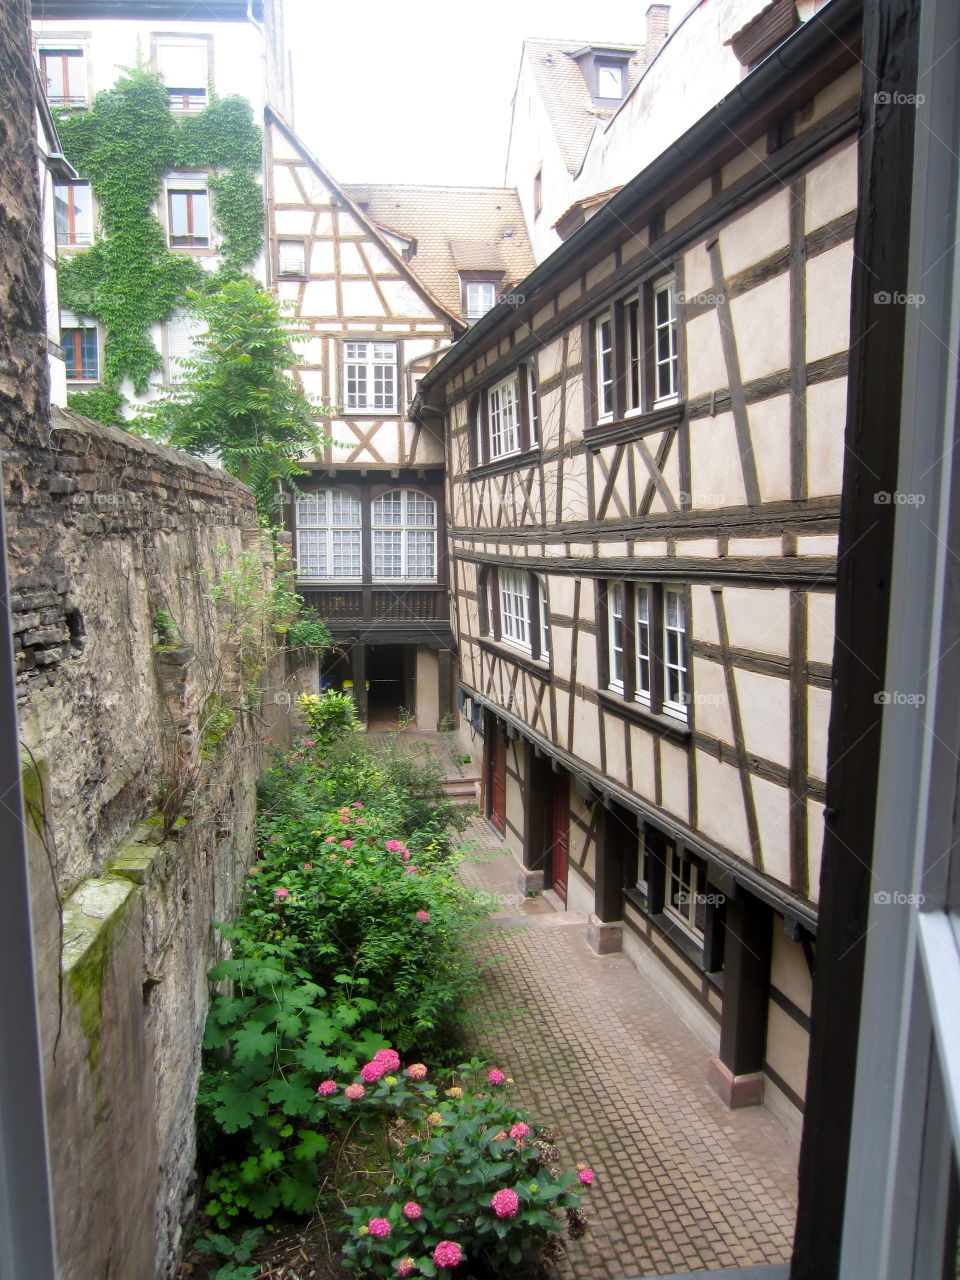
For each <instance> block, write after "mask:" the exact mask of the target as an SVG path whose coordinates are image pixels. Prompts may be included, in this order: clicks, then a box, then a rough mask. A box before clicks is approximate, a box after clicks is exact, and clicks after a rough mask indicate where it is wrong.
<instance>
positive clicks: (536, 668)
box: [476, 636, 550, 680]
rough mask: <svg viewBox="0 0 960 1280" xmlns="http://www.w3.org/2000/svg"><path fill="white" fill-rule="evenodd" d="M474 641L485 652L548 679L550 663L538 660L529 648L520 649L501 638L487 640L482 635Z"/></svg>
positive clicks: (542, 678)
mask: <svg viewBox="0 0 960 1280" xmlns="http://www.w3.org/2000/svg"><path fill="white" fill-rule="evenodd" d="M476 643H477V644H478V645H479V646H480V648H481V649H485V650H486V652H487V653H492V654H494V656H495V657H497V658H507V659H508V660H509V661H510V662H514V663H516V665H517V666H518V667H523V669H524V671H529V672H530V674H531V675H534V676H539V677H540V679H541V680H549V679H550V664H549V663H544V662H540V661H538V660H537V659H536V658H534V657H533V656H532V655H531V653H530V651H529V649H521V648H519V647H517V646H514V645H512V644H508V643H506V642H505V641H502V640H501V641H496V640H488V639H486V638H485V637H482V636H481V637H478V638H477V640H476Z"/></svg>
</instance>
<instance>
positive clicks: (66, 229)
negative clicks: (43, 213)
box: [53, 182, 93, 246]
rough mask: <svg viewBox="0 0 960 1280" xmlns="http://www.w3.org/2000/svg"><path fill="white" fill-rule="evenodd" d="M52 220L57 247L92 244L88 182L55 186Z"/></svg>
mask: <svg viewBox="0 0 960 1280" xmlns="http://www.w3.org/2000/svg"><path fill="white" fill-rule="evenodd" d="M53 220H54V225H55V228H56V235H57V244H58V245H61V246H67V245H88V244H91V243H92V242H93V201H92V198H91V195H90V183H89V182H58V183H56V184H55V186H54V188H53Z"/></svg>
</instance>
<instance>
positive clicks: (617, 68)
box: [594, 58, 626, 101]
mask: <svg viewBox="0 0 960 1280" xmlns="http://www.w3.org/2000/svg"><path fill="white" fill-rule="evenodd" d="M594 65H595V68H596V73H597V97H598V98H605V99H616V100H618V101H619V100H620V99H621V98H622V97H623V96H624V92H623V87H624V80H625V78H626V68H625V67H624V65H623V63H622V62H613V61H611V60H609V59H606V58H598V59H596V61H595V63H594ZM604 72H606V73H608V74H609V73H611V72H612V73H613V74H615V75H616V77H617V85H618V87H617V92H616V93H604V92H603V86H602V84H601V81H600V77H601V75H602V74H603V73H604Z"/></svg>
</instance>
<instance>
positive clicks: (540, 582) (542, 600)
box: [534, 574, 550, 663]
mask: <svg viewBox="0 0 960 1280" xmlns="http://www.w3.org/2000/svg"><path fill="white" fill-rule="evenodd" d="M534 577H535V578H536V582H537V602H538V605H539V610H540V654H539V658H540V661H541V662H546V663H549V661H550V603H549V601H548V599H547V583H546V579H545V578H541V577H540V575H539V574H535V575H534Z"/></svg>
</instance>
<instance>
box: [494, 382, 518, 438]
mask: <svg viewBox="0 0 960 1280" xmlns="http://www.w3.org/2000/svg"><path fill="white" fill-rule="evenodd" d="M488 395H489V400H488V405H489V410H490V456H491V457H493V458H500V457H503V456H504V455H506V454H509V453H517V452H519V449H520V433H519V431H518V430H517V384H516V381H515V379H514V378H512V377H511V378H508V379H507V380H506V381H505V382H501V383H499V384H498V385H497V386H496V387H493V388H491V390H490V392H489V393H488Z"/></svg>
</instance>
